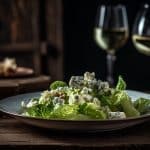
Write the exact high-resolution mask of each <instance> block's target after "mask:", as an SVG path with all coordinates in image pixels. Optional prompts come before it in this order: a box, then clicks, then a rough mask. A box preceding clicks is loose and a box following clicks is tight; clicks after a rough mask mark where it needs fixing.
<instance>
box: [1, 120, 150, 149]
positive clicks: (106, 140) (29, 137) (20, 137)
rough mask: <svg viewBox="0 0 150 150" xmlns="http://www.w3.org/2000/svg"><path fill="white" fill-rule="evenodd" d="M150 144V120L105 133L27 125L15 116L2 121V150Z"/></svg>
mask: <svg viewBox="0 0 150 150" xmlns="http://www.w3.org/2000/svg"><path fill="white" fill-rule="evenodd" d="M149 145H150V122H149V123H146V124H142V125H140V126H136V127H132V128H129V129H125V130H121V131H113V132H105V133H97V134H96V133H91V134H86V133H84V134H81V133H66V132H63V131H51V130H44V129H40V128H36V127H31V126H27V125H24V124H22V123H20V122H18V121H16V120H15V119H10V118H9V119H1V120H0V149H1V148H9V147H13V148H14V149H19V148H22V147H23V146H24V148H26V149H32V148H33V149H34V148H40V149H42V148H46V149H48V148H50V149H98V148H99V149H100V148H101V149H123V150H124V149H132V150H133V149H142V148H145V147H146V148H148V147H149ZM149 148H150V147H149Z"/></svg>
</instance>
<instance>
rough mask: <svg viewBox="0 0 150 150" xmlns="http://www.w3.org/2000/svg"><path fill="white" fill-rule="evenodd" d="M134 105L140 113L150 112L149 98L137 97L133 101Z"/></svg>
mask: <svg viewBox="0 0 150 150" xmlns="http://www.w3.org/2000/svg"><path fill="white" fill-rule="evenodd" d="M134 106H135V108H136V109H137V110H138V111H139V112H140V113H141V114H148V113H150V99H146V98H139V99H137V100H136V101H135V102H134Z"/></svg>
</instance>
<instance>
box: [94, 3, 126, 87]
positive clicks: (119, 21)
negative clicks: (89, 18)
mask: <svg viewBox="0 0 150 150" xmlns="http://www.w3.org/2000/svg"><path fill="white" fill-rule="evenodd" d="M128 35H129V29H128V19H127V12H126V8H125V6H123V5H117V6H105V5H102V6H100V7H99V8H98V11H97V16H96V25H95V28H94V38H95V41H96V43H97V44H98V46H99V47H101V48H102V49H103V50H105V51H106V52H107V81H108V82H109V83H110V84H111V85H113V84H114V78H113V68H114V61H115V58H116V57H115V52H116V50H117V49H119V48H120V47H121V46H123V45H124V44H125V43H126V41H127V38H128Z"/></svg>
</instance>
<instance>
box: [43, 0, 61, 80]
mask: <svg viewBox="0 0 150 150" xmlns="http://www.w3.org/2000/svg"><path fill="white" fill-rule="evenodd" d="M45 5H46V12H45V14H46V31H47V37H46V41H47V46H48V70H49V73H50V75H51V77H52V80H58V79H59V80H62V79H63V4H62V0H46V4H45ZM53 64H55V65H53Z"/></svg>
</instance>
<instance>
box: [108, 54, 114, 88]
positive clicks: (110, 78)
mask: <svg viewBox="0 0 150 150" xmlns="http://www.w3.org/2000/svg"><path fill="white" fill-rule="evenodd" d="M115 60H116V56H115V54H114V53H107V81H108V82H109V84H110V85H111V86H113V85H114V78H113V74H114V63H115Z"/></svg>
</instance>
